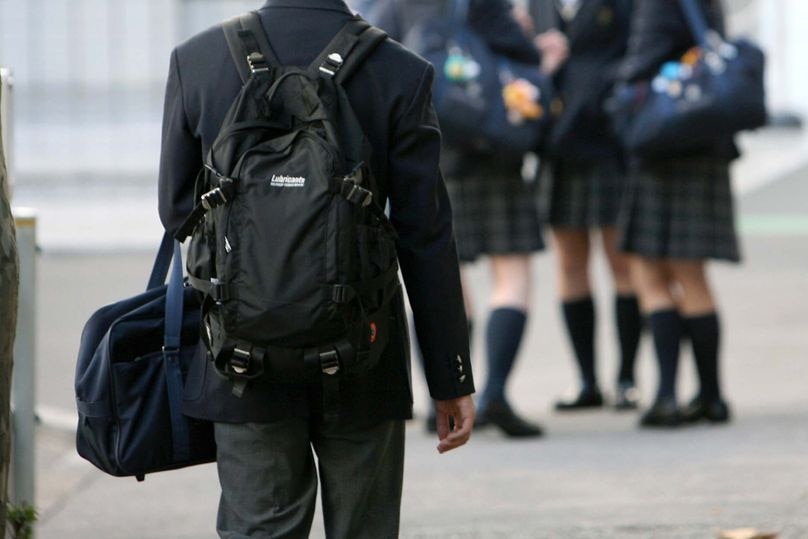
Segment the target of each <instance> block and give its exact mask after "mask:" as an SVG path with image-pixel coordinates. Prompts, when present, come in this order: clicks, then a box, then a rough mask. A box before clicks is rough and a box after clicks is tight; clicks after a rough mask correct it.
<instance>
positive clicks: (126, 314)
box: [75, 233, 216, 481]
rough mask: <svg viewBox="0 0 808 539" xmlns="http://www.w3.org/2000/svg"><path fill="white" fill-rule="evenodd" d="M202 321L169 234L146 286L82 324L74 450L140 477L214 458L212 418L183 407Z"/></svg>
mask: <svg viewBox="0 0 808 539" xmlns="http://www.w3.org/2000/svg"><path fill="white" fill-rule="evenodd" d="M172 260H173V262H172ZM169 264H171V265H172V266H173V267H172V270H171V277H170V279H169V282H168V284H167V285H166V284H164V283H165V280H166V276H167V275H168V268H169ZM199 319H200V305H199V301H198V299H197V295H196V293H195V292H194V290H192V289H191V288H187V287H185V286H184V284H183V277H182V254H181V252H180V246H179V243H177V242H176V241H174V239H173V238H172V237H171V235H170V234H168V233H166V234H165V236H164V237H163V242H162V244H161V245H160V249H159V250H158V252H157V256H156V258H155V261H154V266H153V269H152V272H151V277H150V278H149V284H148V286H147V288H146V291H145V292H143V293H141V294H138V295H136V296H133V297H131V298H127V299H124V300H121V301H118V302H115V303H113V304H111V305H107V306H105V307H102V308H100V309H98V311H96V312H95V313H94V314H93V315H92V317H90V319H89V320H88V321H87V323H86V324H85V326H84V331H83V332H82V334H81V344H80V347H79V353H78V361H77V363H76V375H75V393H76V407H77V409H78V416H79V421H78V427H77V429H76V450H77V451H78V453H79V455H81V456H82V457H83V458H85V459H87V460H88V461H90V462H91V463H92V464H93V465H95V466H96V467H97V468H98V469H100V470H102V471H104V472H106V473H108V474H110V475H114V476H119V477H122V476H134V477H135V478H137V479H138V481H142V480H143V479H144V477H145V475H146V474H149V473H153V472H159V471H165V470H174V469H177V468H184V467H186V466H192V465H195V464H204V463H207V462H212V461H214V460H216V442H215V441H214V436H213V423H211V422H209V421H203V420H199V419H193V418H190V417H187V416H185V415H183V413H182V393H183V386H184V384H185V378H186V375H187V373H188V369H189V367H190V365H191V362H193V361H197V360H198V359H199V358H198V353H199Z"/></svg>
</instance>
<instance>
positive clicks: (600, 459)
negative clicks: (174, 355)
mask: <svg viewBox="0 0 808 539" xmlns="http://www.w3.org/2000/svg"><path fill="white" fill-rule="evenodd" d="M772 151H774V150H772ZM755 166H756V167H760V168H761V170H762V168H764V166H765V163H757V164H756V165H755ZM807 172H808V171H806V169H803V170H802V171H799V172H796V173H794V174H792V175H790V176H788V177H786V178H784V179H782V180H781V181H778V182H775V183H772V184H770V185H767V186H765V187H764V188H762V189H759V190H755V191H752V192H751V193H749V194H747V195H745V196H744V197H742V199H741V200H740V205H739V206H740V209H741V214H742V215H741V217H742V218H741V223H742V225H743V228H744V231H745V232H744V251H745V257H746V262H745V264H744V265H743V266H738V267H732V266H726V265H716V266H714V268H713V270H712V277H713V279H714V281H715V283H716V286H717V290H718V296H719V298H720V300H721V304H722V308H723V312H722V313H723V324H724V328H725V339H724V346H723V359H724V363H723V371H724V376H725V379H724V381H725V386H726V389H727V393H728V395H729V399H730V401H731V403H732V404H733V407H734V412H735V416H736V419H735V421H734V422H733V423H732V424H730V425H728V426H724V427H718V428H710V427H706V426H700V427H695V428H686V429H680V430H678V431H675V432H653V431H641V430H638V429H637V428H636V423H637V416H636V415H635V414H632V413H616V412H613V411H611V410H609V409H604V410H602V411H597V412H591V413H580V414H574V415H572V416H561V415H558V414H555V413H553V412H551V411H550V409H551V403H552V401H553V400H554V398H555V397H556V396H557V395H558V394H559V393H560V392H562V391H563V390H564V389H565V388H567V387H569V386H570V385H571V384H572V383H573V380H574V372H573V369H572V363H571V359H570V352H569V350H568V345H567V343H566V340H565V339H566V337H565V335H564V333H563V332H562V326H561V323H560V317H559V315H558V307H557V305H556V301H555V299H554V286H553V268H552V255H551V254H549V253H548V254H542V255H539V256H537V257H536V259H535V267H534V273H535V283H536V288H535V290H534V293H533V303H534V306H535V309H534V311H533V314H532V316H531V318H530V322H529V330H528V334H527V337H526V339H525V342H524V343H523V347H522V349H521V354H520V360H519V363H518V364H517V372H516V373H515V375H514V378H513V380H512V381H511V383H510V386H509V392H510V394H511V396H512V400H513V401H514V404H515V405H516V406H517V407H518V408H519V410H520V411H521V412H523V413H524V414H525V415H527V416H528V417H530V418H531V419H534V420H537V421H540V422H542V423H543V424H544V426H545V427H546V429H547V432H548V435H547V437H546V438H545V439H542V440H537V441H511V440H507V439H505V438H503V437H501V436H500V435H499V434H498V433H496V432H493V431H488V430H481V431H479V432H477V433H475V436H474V438H473V440H472V442H471V444H470V445H469V446H468V447H465V448H462V449H460V450H458V451H456V452H453V453H450V454H447V455H443V456H439V455H438V454H437V452H436V451H435V445H436V440H435V439H434V438H433V437H432V436H427V435H426V434H424V432H423V429H422V425H421V423H420V421H418V422H412V423H411V425H410V427H409V429H408V442H407V463H406V476H405V487H404V501H403V514H402V537H409V538H486V539H487V538H545V537H547V538H600V537H614V538H648V537H654V538H657V537H660V538H668V537H670V538H680V537H694V538H706V537H715V536H716V533H717V531H718V530H720V529H725V528H737V527H743V526H753V527H757V528H760V529H763V530H771V531H779V532H781V537H783V538H794V539H798V538H805V537H808V384H806V374H805V373H806V370H805V369H806V361H808V206H806V204H805V203H806V201H808V173H807ZM156 239H157V238H155V241H156ZM151 256H152V255H151V253H144V252H142V251H139V252H118V253H115V254H101V253H94V254H87V253H84V254H81V253H71V252H64V251H62V252H58V250H51V251H49V250H48V249H46V250H45V252H44V253H43V255H42V257H41V259H40V267H39V273H38V279H39V291H40V293H39V296H38V301H39V305H38V313H39V319H38V324H39V326H38V327H39V339H38V351H39V357H38V364H37V373H38V374H37V383H38V388H37V402H38V403H39V405H40V407H41V409H42V410H43V418H44V419H45V424H44V425H42V426H41V427H40V428H39V429H38V440H37V464H38V476H37V489H38V495H37V507H38V509H39V511H40V524H39V527H38V537H39V538H53V539H73V538H82V539H87V538H105V539H106V538H109V539H113V538H140V539H151V538H165V539H169V538H170V539H178V538H201V537H214V536H215V533H214V525H215V514H216V504H217V496H218V484H217V479H216V473H215V467H213V466H201V467H196V468H191V469H186V470H180V471H175V472H169V473H163V474H157V475H153V476H149V477H147V479H146V481H145V483H137V482H136V481H135V480H134V479H117V478H112V477H107V476H105V475H104V474H102V473H101V472H98V471H96V470H95V469H94V468H92V466H91V465H90V464H88V463H86V462H84V461H83V460H81V459H80V458H79V457H78V456H77V455H76V454H75V451H74V449H73V434H72V433H71V432H69V431H65V430H62V429H60V428H58V425H59V424H64V423H66V426H68V427H69V426H70V423H71V421H72V415H71V414H73V413H74V412H73V391H72V380H73V369H74V365H75V355H76V350H77V348H78V338H79V333H80V331H81V327H82V325H83V323H84V321H85V320H86V319H87V318H88V317H89V315H90V314H91V313H92V312H93V310H95V309H96V308H98V307H100V306H101V305H103V304H106V303H108V302H111V301H115V300H117V299H120V298H123V297H125V296H127V295H131V294H133V293H136V292H138V291H139V290H141V289H142V288H143V287H144V286H145V281H146V276H147V274H148V269H149V267H150V264H151ZM472 282H473V290H474V296H475V299H476V300H477V307H478V309H477V312H478V320H479V322H478V324H477V327H482V326H483V321H484V319H485V314H484V305H485V298H486V295H487V292H488V284H487V283H488V275H487V268H486V266H485V264H484V263H483V264H480V265H479V266H478V267H475V268H474V270H473V279H472ZM596 282H597V285H598V290H599V293H598V299H599V300H600V302H599V307H600V309H599V319H598V331H599V347H598V350H599V352H600V356H601V357H600V363H599V370H600V375H601V380H602V381H603V382H602V383H603V385H604V387H605V389H611V381H612V379H613V378H614V374H615V351H616V344H615V339H614V335H613V333H614V331H613V328H612V325H611V324H612V317H611V311H612V306H611V297H610V288H609V285H608V280H607V279H606V273H605V267H604V263H603V260H602V259H601V258H598V259H597V260H596ZM480 333H482V332H481V331H478V332H477V335H476V337H475V342H474V351H475V367H476V368H477V370H476V374H477V378H478V380H479V381H480V382H482V381H483V380H484V379H485V373H484V365H483V361H482V359H483V358H482V354H481V351H482V340H481V335H480ZM653 361H654V360H653V356H652V353H651V346H650V342H648V339H645V340H644V342H643V345H642V349H641V357H640V360H639V369H640V380H641V386H642V390H643V396H644V398H645V401H646V402H648V400H649V399H650V397H651V393H652V390H653V386H654V379H655V367H654V364H653ZM681 375H682V383H681V385H680V398H681V399H682V400H685V399H686V398H688V397H689V396H690V395H691V392H692V391H693V389H694V383H693V368H692V361H691V360H690V356H689V352H688V351H687V350H685V351H684V354H683V362H682V373H681ZM415 383H416V387H415V391H416V407H417V411H418V412H419V413H420V414H421V416H423V410H424V406H425V402H426V393H425V389H424V384H423V382H422V380H421V378H420V376H416V380H415ZM312 536H313V537H322V536H323V532H322V527H321V525H320V517H319V515H318V516H317V517H316V518H315V528H314V531H313V533H312Z"/></svg>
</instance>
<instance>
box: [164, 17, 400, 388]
mask: <svg viewBox="0 0 808 539" xmlns="http://www.w3.org/2000/svg"><path fill="white" fill-rule="evenodd" d="M224 32H225V35H226V37H227V43H228V46H229V48H230V52H231V54H232V56H233V60H234V61H235V63H236V66H237V67H238V70H239V74H240V75H241V78H242V80H243V82H244V86H243V87H242V89H241V92H240V93H239V95H238V96H237V97H236V99H235V101H234V102H233V104H232V106H231V107H230V110H229V111H228V113H227V116H226V117H225V119H224V122H223V124H222V127H221V130H220V132H219V134H218V136H217V138H216V140H215V142H214V143H213V145H212V146H211V148H210V152H209V153H208V155H207V156H206V161H205V166H204V169H203V170H202V171H201V172H200V175H199V178H198V179H197V185H196V197H197V198H198V200H199V204H198V205H197V206H196V207H195V208H194V210H193V212H192V213H191V215H190V216H189V217H188V219H187V220H186V222H185V223H184V224H183V226H182V227H181V228H180V230H179V231H178V232H177V234H176V237H177V239H179V240H180V241H183V240H184V239H185V238H186V237H187V236H188V235H191V234H192V238H191V242H190V245H189V252H188V273H189V281H190V283H191V285H192V286H193V287H194V288H196V289H197V290H198V291H200V292H201V293H202V295H203V302H202V304H203V317H202V320H203V322H202V325H203V328H202V338H203V340H204V341H205V344H206V345H207V348H208V351H209V357H210V358H211V359H212V360H213V362H214V364H215V366H216V368H217V370H218V371H219V372H220V373H222V374H224V375H225V376H227V377H228V378H230V379H231V380H232V381H233V382H234V386H233V392H234V394H235V395H237V396H241V394H242V393H243V391H244V389H245V387H246V386H247V384H248V382H249V381H250V380H253V379H255V378H257V377H259V376H265V377H268V378H270V379H271V380H273V381H278V382H310V381H315V380H317V379H322V380H323V381H328V382H329V383H331V384H332V385H333V384H334V383H335V381H336V380H337V379H338V378H339V377H344V376H352V375H355V374H358V373H362V372H366V371H367V370H368V369H370V368H372V367H373V366H374V364H375V363H376V362H377V361H378V358H379V356H380V354H381V352H382V351H383V350H384V348H385V346H386V344H387V342H388V338H389V334H390V327H391V316H392V312H391V309H390V304H391V299H392V298H393V297H394V296H395V295H396V294H397V293H398V292H399V290H400V284H399V281H398V274H397V272H398V264H397V259H396V254H395V242H396V236H395V231H394V230H393V227H392V226H391V225H390V223H389V221H388V220H387V217H386V216H385V214H384V212H383V210H382V208H381V207H380V206H379V204H378V203H377V201H378V200H379V191H378V188H377V185H376V181H375V179H374V177H373V174H372V172H371V170H370V167H369V166H368V163H369V162H370V161H369V158H370V145H369V143H368V141H367V139H366V137H365V135H364V133H363V132H362V129H361V126H360V124H359V122H358V120H357V119H356V116H355V115H354V113H353V111H352V109H351V106H350V104H349V102H348V99H347V96H346V94H345V91H344V90H343V87H342V85H343V83H344V82H345V81H346V80H347V78H348V77H349V76H350V75H351V74H352V72H354V71H355V69H356V68H357V67H358V66H359V65H360V64H361V62H362V60H363V59H364V58H365V57H367V55H368V54H370V53H371V52H372V51H373V50H374V48H375V47H376V46H377V45H378V44H379V43H380V42H381V41H383V40H384V39H385V38H386V34H385V33H384V32H382V31H381V30H378V29H376V28H374V27H372V26H370V25H369V24H368V23H367V22H365V21H363V20H362V19H361V18H359V17H354V18H353V19H351V20H350V21H349V22H348V23H347V24H346V25H345V26H344V27H343V28H342V30H340V32H339V33H338V34H337V35H336V36H335V37H334V39H333V40H332V41H331V43H330V44H329V45H328V46H327V47H326V49H325V50H324V51H323V52H322V53H321V54H320V56H319V57H318V58H317V59H316V60H315V61H314V63H313V64H312V65H311V66H310V67H309V68H307V69H303V68H298V67H286V66H281V65H280V64H279V62H278V61H277V59H276V57H275V55H274V53H273V52H272V49H271V47H270V45H269V42H268V40H267V37H266V34H265V33H264V29H263V26H262V24H261V20H260V17H259V16H258V15H257V14H256V13H254V12H252V13H248V14H246V15H243V16H241V17H238V18H236V19H233V20H231V21H228V22H226V23H225V24H224Z"/></svg>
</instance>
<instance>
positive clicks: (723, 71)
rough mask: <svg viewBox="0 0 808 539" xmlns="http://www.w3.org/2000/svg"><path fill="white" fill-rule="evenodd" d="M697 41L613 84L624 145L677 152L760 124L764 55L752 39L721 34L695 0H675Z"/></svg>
mask: <svg viewBox="0 0 808 539" xmlns="http://www.w3.org/2000/svg"><path fill="white" fill-rule="evenodd" d="M679 5H680V6H681V8H682V11H683V12H684V15H685V18H686V20H687V23H688V26H689V27H690V30H691V32H692V34H693V37H694V39H695V41H696V45H697V46H696V47H695V48H694V49H691V50H690V51H688V52H687V53H686V54H685V55H684V56H683V57H682V59H681V60H680V61H671V62H666V63H665V64H663V65H662V67H661V69H660V71H659V73H658V75H657V76H656V77H655V78H654V79H653V80H652V81H648V82H641V83H638V84H633V85H626V86H623V87H619V88H617V89H616V90H615V94H614V98H613V100H612V104H611V107H610V112H611V114H612V118H613V120H614V128H615V131H616V132H617V134H618V136H619V137H620V139H621V140H622V142H623V144H624V146H625V148H626V150H627V151H628V152H629V153H630V154H631V155H634V156H637V157H640V158H646V159H648V158H651V159H654V158H666V157H675V156H677V155H682V154H686V153H690V152H693V151H698V150H703V149H709V148H711V147H713V146H714V145H715V143H716V141H718V140H721V139H722V138H725V137H729V136H732V135H733V134H735V133H737V132H739V131H744V130H748V129H756V128H758V127H761V126H762V125H764V124H765V123H766V117H767V114H766V98H765V89H764V66H765V57H764V54H763V52H762V51H761V50H760V49H759V48H758V47H757V46H756V45H754V44H752V43H751V42H749V41H747V40H744V39H739V40H734V41H729V42H728V41H725V40H724V39H722V38H721V36H720V35H719V34H718V33H717V32H715V31H713V30H711V29H710V28H709V26H708V25H707V20H706V18H705V16H704V13H703V12H702V9H701V7H700V6H699V5H698V3H697V2H696V0H679Z"/></svg>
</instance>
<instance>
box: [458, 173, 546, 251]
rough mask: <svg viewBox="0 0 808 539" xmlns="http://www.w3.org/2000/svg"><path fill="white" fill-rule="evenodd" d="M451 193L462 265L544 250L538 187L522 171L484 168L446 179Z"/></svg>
mask: <svg viewBox="0 0 808 539" xmlns="http://www.w3.org/2000/svg"><path fill="white" fill-rule="evenodd" d="M446 188H447V190H448V192H449V199H450V201H451V204H452V213H453V215H454V219H453V221H454V231H455V238H456V240H457V251H458V258H459V259H460V261H461V262H473V261H474V260H476V259H477V258H478V257H480V256H483V255H507V254H530V253H533V252H536V251H540V250H543V249H544V240H543V237H542V231H541V224H540V222H539V214H538V208H537V206H536V197H535V192H534V188H533V184H532V183H526V182H525V181H524V180H523V179H522V176H521V173H520V170H519V167H513V166H505V167H503V166H500V164H498V163H495V162H490V163H485V164H482V163H481V166H479V167H475V169H474V170H473V171H469V172H468V173H467V174H463V175H462V176H459V175H458V176H452V177H447V178H446Z"/></svg>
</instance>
